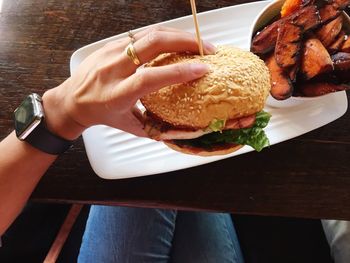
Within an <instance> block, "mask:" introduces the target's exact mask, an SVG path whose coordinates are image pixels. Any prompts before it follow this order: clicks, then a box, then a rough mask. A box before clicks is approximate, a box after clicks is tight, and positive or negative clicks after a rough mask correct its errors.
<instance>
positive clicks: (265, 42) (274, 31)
mask: <svg viewBox="0 0 350 263" xmlns="http://www.w3.org/2000/svg"><path fill="white" fill-rule="evenodd" d="M281 22H282V21H281V20H278V21H276V22H274V23H272V24H271V25H268V26H267V27H265V28H264V29H263V30H262V31H261V32H259V33H258V34H256V35H255V37H254V38H253V41H252V46H251V51H252V52H254V53H255V54H265V53H267V52H269V51H271V50H273V49H274V48H275V45H276V41H277V36H278V28H279V25H280V23H281Z"/></svg>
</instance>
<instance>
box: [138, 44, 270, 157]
mask: <svg viewBox="0 0 350 263" xmlns="http://www.w3.org/2000/svg"><path fill="white" fill-rule="evenodd" d="M179 62H181V63H205V64H207V65H209V72H208V73H207V74H205V75H204V76H203V77H201V78H199V79H196V80H194V81H190V82H187V83H181V84H176V85H171V86H167V87H164V88H162V89H160V90H158V91H156V92H153V93H150V94H148V95H146V96H144V97H143V98H141V103H142V104H143V105H144V107H145V109H146V111H145V126H144V129H145V131H146V133H147V134H148V136H149V137H150V138H152V139H154V140H157V141H163V142H164V143H165V144H166V145H167V146H169V147H170V148H172V149H174V150H176V151H179V152H182V153H187V154H195V155H201V156H212V155H222V154H228V153H231V152H233V151H236V150H238V149H239V148H241V147H242V146H243V145H249V146H251V147H253V148H254V149H255V150H257V151H261V150H262V149H263V148H264V147H266V146H268V145H269V140H268V138H267V137H266V134H265V132H264V131H263V128H265V127H266V126H267V124H268V122H269V119H270V114H268V113H266V112H264V111H263V108H264V105H265V101H266V99H267V96H268V94H269V91H270V74H269V71H268V69H267V67H266V66H265V63H264V61H262V60H261V59H260V58H259V57H258V56H256V55H254V54H253V53H251V52H249V51H244V50H241V49H239V48H235V47H230V46H220V47H218V48H217V51H216V53H215V54H213V55H206V56H199V55H194V54H189V53H181V54H179V53H167V54H161V55H160V56H158V57H157V58H156V59H154V60H153V61H151V62H150V63H148V64H147V65H146V67H157V66H163V65H169V64H173V63H179Z"/></svg>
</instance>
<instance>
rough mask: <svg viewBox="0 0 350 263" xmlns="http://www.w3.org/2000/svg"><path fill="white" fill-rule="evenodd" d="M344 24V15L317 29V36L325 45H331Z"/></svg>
mask: <svg viewBox="0 0 350 263" xmlns="http://www.w3.org/2000/svg"><path fill="white" fill-rule="evenodd" d="M342 25H343V17H342V16H338V17H337V18H335V19H334V20H332V21H330V22H328V23H327V24H325V25H323V26H322V27H321V28H320V29H318V30H317V31H316V36H317V38H318V39H319V40H321V42H322V44H323V45H324V46H325V47H329V46H330V45H331V44H332V43H333V42H334V41H335V40H336V38H337V36H338V34H339V33H340V31H341V28H342Z"/></svg>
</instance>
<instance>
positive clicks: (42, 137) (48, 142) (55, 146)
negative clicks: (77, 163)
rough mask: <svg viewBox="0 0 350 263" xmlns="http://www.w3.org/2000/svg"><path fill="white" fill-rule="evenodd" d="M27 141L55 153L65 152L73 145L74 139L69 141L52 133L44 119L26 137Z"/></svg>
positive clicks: (45, 150)
mask: <svg viewBox="0 0 350 263" xmlns="http://www.w3.org/2000/svg"><path fill="white" fill-rule="evenodd" d="M25 141H26V142H28V143H29V144H30V145H32V146H33V147H35V148H37V149H39V150H41V151H43V152H46V153H49V154H53V155H58V154H61V153H64V152H65V151H67V150H68V149H69V148H70V147H71V146H72V145H73V141H68V140H66V139H63V138H60V137H58V136H57V135H55V134H52V133H51V132H50V131H49V130H48V129H47V128H46V127H45V122H44V121H41V122H40V124H39V125H38V126H37V127H36V128H35V129H34V130H33V131H32V132H31V133H30V134H29V135H28V136H27V137H26V139H25Z"/></svg>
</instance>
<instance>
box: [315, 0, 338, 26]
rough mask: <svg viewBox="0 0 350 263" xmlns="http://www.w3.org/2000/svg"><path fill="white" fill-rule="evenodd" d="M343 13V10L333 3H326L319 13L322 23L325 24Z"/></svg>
mask: <svg viewBox="0 0 350 263" xmlns="http://www.w3.org/2000/svg"><path fill="white" fill-rule="evenodd" d="M340 14H341V10H339V9H337V7H336V6H333V5H331V4H329V5H325V6H323V7H322V8H320V10H319V15H320V18H321V23H323V24H325V23H327V22H329V21H331V20H333V19H334V18H336V17H338V16H339V15H340Z"/></svg>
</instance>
